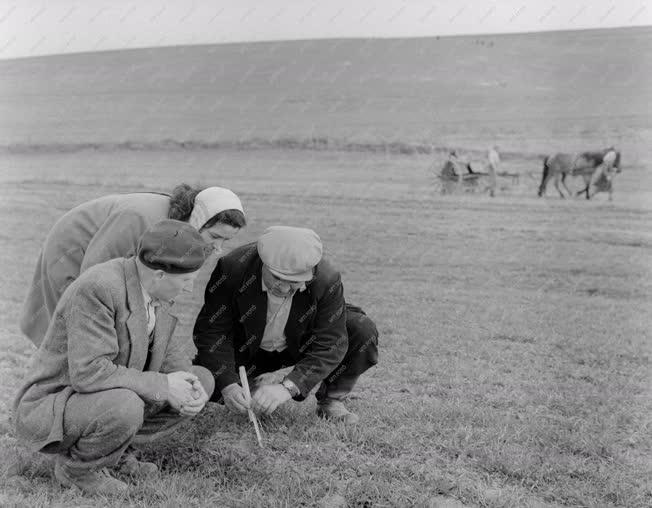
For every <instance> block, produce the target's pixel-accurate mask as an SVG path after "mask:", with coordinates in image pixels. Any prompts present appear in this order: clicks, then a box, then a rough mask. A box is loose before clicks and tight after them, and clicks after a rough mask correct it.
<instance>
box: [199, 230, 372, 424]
mask: <svg viewBox="0 0 652 508" xmlns="http://www.w3.org/2000/svg"><path fill="white" fill-rule="evenodd" d="M193 335H194V340H195V345H196V346H197V356H196V357H195V364H197V365H201V366H203V367H206V368H207V369H209V370H210V371H211V372H212V373H213V376H214V377H215V382H216V390H215V393H214V394H213V397H212V400H213V401H215V402H219V401H221V400H222V399H223V401H224V403H225V404H226V406H227V407H228V408H229V409H231V410H232V411H235V412H239V413H244V412H245V411H246V410H247V409H248V408H249V404H248V402H247V399H246V398H245V395H244V393H243V389H242V386H240V384H238V383H239V377H238V373H237V368H238V367H239V366H241V365H243V366H245V367H246V369H247V372H248V375H249V376H251V377H258V376H259V375H260V374H263V373H266V372H271V371H275V370H279V369H281V368H284V367H289V366H293V369H292V370H291V371H290V373H289V374H288V375H287V376H286V377H285V378H284V379H283V382H282V383H278V384H268V385H263V384H257V383H256V382H254V383H252V385H255V387H254V392H253V394H252V401H251V403H252V409H254V410H255V411H257V412H259V413H265V414H270V413H272V412H273V411H274V410H275V409H276V408H277V407H278V406H279V405H281V404H283V403H284V402H286V401H288V400H289V399H291V398H292V399H294V400H297V401H301V400H304V399H305V398H306V397H307V396H308V394H309V393H310V391H311V390H312V389H313V387H315V386H317V385H319V389H318V390H317V393H316V397H317V401H318V406H317V414H318V415H319V416H321V417H325V418H330V419H337V420H341V421H344V422H345V423H349V424H355V423H357V422H358V420H359V419H358V416H357V415H356V414H354V413H352V412H350V411H349V410H348V409H347V408H346V407H345V406H344V404H343V400H344V398H345V397H346V396H347V395H348V394H349V392H350V391H351V390H352V388H353V386H354V385H355V383H356V381H357V380H358V378H359V377H360V375H361V374H362V373H364V372H365V371H366V370H367V369H369V368H370V367H371V366H373V365H375V364H376V362H377V358H378V331H377V329H376V326H375V325H374V323H373V321H372V320H371V319H370V318H369V317H367V316H366V315H365V313H364V312H363V311H362V310H361V309H360V308H358V307H354V306H352V305H346V304H345V301H344V291H343V288H342V281H341V278H340V274H339V272H338V271H337V270H336V269H335V268H334V267H333V266H332V265H331V264H330V262H328V261H327V260H326V259H323V258H322V243H321V240H320V239H319V236H317V234H316V233H315V232H314V231H312V230H310V229H304V228H294V227H287V226H273V227H270V228H268V229H267V230H266V231H265V233H264V234H263V235H262V236H261V237H260V238H259V239H258V241H257V242H256V243H251V244H247V245H244V246H242V247H239V248H238V249H235V250H233V251H232V252H230V253H229V254H227V255H225V256H223V257H222V258H220V260H219V261H218V263H217V266H216V268H215V270H214V271H213V273H212V276H211V278H210V281H209V283H208V285H207V286H206V291H205V295H204V306H203V307H202V310H201V311H200V313H199V315H198V317H197V321H196V322H195V328H194V332H193Z"/></svg>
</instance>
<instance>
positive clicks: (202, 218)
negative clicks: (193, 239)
mask: <svg viewBox="0 0 652 508" xmlns="http://www.w3.org/2000/svg"><path fill="white" fill-rule="evenodd" d="M225 210H240V211H241V212H242V213H243V214H244V209H243V208H242V203H241V202H240V198H238V196H236V195H235V193H234V192H233V191H231V190H229V189H225V188H223V187H209V188H207V189H204V190H203V191H201V192H200V193H199V194H197V196H196V197H195V206H194V207H193V208H192V213H191V214H190V219H189V220H188V222H189V223H190V225H191V226H193V227H194V228H195V229H196V230H197V231H199V230H200V229H201V228H202V227H203V226H204V224H206V223H207V222H208V221H209V220H210V219H211V218H213V217H215V215H217V214H218V213H220V212H223V211H225Z"/></svg>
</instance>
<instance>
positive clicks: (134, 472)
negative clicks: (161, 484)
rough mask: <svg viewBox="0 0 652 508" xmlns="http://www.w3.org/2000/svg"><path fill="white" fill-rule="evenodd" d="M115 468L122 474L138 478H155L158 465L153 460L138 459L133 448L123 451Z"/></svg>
mask: <svg viewBox="0 0 652 508" xmlns="http://www.w3.org/2000/svg"><path fill="white" fill-rule="evenodd" d="M116 469H117V471H119V472H120V473H122V474H125V475H129V476H131V477H133V478H138V479H147V478H155V477H157V476H158V466H157V465H156V464H154V463H153V462H145V461H141V460H138V458H137V457H136V453H135V451H134V450H127V451H125V453H124V454H123V455H122V457H121V458H120V462H119V464H118V467H117V468H116Z"/></svg>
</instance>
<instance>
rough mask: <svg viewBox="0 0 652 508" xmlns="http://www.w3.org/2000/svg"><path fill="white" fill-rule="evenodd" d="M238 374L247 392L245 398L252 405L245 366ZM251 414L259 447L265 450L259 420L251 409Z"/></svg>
mask: <svg viewBox="0 0 652 508" xmlns="http://www.w3.org/2000/svg"><path fill="white" fill-rule="evenodd" d="M238 373H239V374H240V383H242V389H243V390H244V392H245V397H246V399H247V402H249V404H251V391H250V390H249V381H248V380H247V371H246V370H245V368H244V365H240V367H239V368H238ZM247 413H249V419H250V420H251V423H253V424H254V430H255V431H256V439H257V440H258V446H260V447H261V448H263V438H262V437H261V436H260V429H259V428H258V418H256V413H254V411H253V409H251V407H250V408H249V410H248V411H247Z"/></svg>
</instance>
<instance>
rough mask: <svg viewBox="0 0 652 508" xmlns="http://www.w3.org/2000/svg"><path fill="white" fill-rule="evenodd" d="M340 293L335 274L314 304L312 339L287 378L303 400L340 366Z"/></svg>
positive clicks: (344, 340)
mask: <svg viewBox="0 0 652 508" xmlns="http://www.w3.org/2000/svg"><path fill="white" fill-rule="evenodd" d="M344 310H345V303H344V290H343V288H342V279H341V277H340V275H339V274H337V277H336V278H334V280H333V281H332V282H331V284H330V285H329V286H328V288H327V289H326V291H325V293H324V295H323V296H322V297H321V298H320V299H319V301H318V302H317V311H316V316H315V320H314V325H313V328H312V330H311V336H312V337H314V340H312V341H311V342H310V344H309V346H308V347H307V348H306V350H305V352H304V353H303V355H302V357H301V359H300V360H299V362H297V364H296V365H295V366H294V369H292V371H291V372H290V373H289V374H288V376H287V377H288V379H289V380H290V381H292V382H293V383H294V384H295V385H297V387H298V388H299V390H301V395H302V396H303V397H307V396H308V394H309V393H310V390H312V389H313V388H314V387H315V386H316V385H317V383H319V382H320V381H323V380H324V379H325V378H326V377H327V376H328V375H329V374H330V373H331V372H333V371H334V370H335V368H336V367H337V366H338V365H339V364H340V362H341V361H342V360H343V359H344V356H345V355H346V351H347V349H348V342H349V341H348V335H347V333H346V312H345V311H344Z"/></svg>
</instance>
